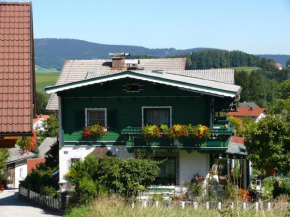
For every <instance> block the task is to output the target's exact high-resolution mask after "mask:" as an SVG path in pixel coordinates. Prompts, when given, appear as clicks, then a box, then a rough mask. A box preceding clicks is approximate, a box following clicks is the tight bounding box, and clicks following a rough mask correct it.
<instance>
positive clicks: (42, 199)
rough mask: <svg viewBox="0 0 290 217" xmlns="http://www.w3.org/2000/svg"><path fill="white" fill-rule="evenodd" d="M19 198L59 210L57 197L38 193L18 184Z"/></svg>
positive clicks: (59, 204) (59, 203)
mask: <svg viewBox="0 0 290 217" xmlns="http://www.w3.org/2000/svg"><path fill="white" fill-rule="evenodd" d="M19 198H20V199H25V200H29V201H31V202H33V203H36V204H38V205H41V206H44V207H47V208H50V209H55V210H60V208H61V202H60V201H59V200H58V199H55V198H52V197H49V196H45V195H40V194H38V193H36V192H34V191H31V190H29V189H26V188H24V187H23V186H21V185H20V186H19Z"/></svg>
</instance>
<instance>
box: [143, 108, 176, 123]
mask: <svg viewBox="0 0 290 217" xmlns="http://www.w3.org/2000/svg"><path fill="white" fill-rule="evenodd" d="M147 124H148V125H150V124H152V125H153V124H154V125H157V126H160V125H161V124H165V125H167V126H169V127H170V126H171V125H172V121H171V107H170V106H167V107H143V108H142V125H143V126H144V125H147Z"/></svg>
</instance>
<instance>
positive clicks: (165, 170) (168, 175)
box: [153, 157, 176, 185]
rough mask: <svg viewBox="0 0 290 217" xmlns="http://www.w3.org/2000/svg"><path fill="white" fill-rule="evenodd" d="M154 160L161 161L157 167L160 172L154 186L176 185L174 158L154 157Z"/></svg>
mask: <svg viewBox="0 0 290 217" xmlns="http://www.w3.org/2000/svg"><path fill="white" fill-rule="evenodd" d="M153 159H154V160H158V161H163V160H165V161H164V162H163V163H162V164H160V165H159V167H160V169H161V172H160V174H159V175H158V177H156V179H155V183H154V184H155V185H176V158H175V157H167V158H166V157H154V158H153Z"/></svg>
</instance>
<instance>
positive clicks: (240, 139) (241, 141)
mask: <svg viewBox="0 0 290 217" xmlns="http://www.w3.org/2000/svg"><path fill="white" fill-rule="evenodd" d="M231 142H235V143H238V144H244V142H245V139H244V138H243V137H237V136H232V141H231Z"/></svg>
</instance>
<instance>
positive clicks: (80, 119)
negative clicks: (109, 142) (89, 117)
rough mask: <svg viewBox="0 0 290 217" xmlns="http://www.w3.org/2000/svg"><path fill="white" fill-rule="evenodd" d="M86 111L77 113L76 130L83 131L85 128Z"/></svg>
mask: <svg viewBox="0 0 290 217" xmlns="http://www.w3.org/2000/svg"><path fill="white" fill-rule="evenodd" d="M85 118H86V117H85V110H77V111H75V129H76V130H82V129H83V128H84V127H85V123H86V122H85V121H86V120H85Z"/></svg>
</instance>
